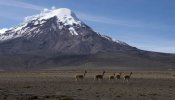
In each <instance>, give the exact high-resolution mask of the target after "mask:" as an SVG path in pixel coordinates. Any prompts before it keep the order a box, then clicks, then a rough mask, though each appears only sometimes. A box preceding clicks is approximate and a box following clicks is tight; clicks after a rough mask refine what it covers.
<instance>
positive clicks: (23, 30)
mask: <svg viewBox="0 0 175 100" xmlns="http://www.w3.org/2000/svg"><path fill="white" fill-rule="evenodd" d="M54 17H56V18H57V20H56V21H57V22H56V23H58V25H55V24H51V26H50V27H48V29H49V30H50V29H54V30H55V31H56V30H62V29H63V28H65V27H67V26H68V31H69V33H70V34H71V35H79V34H81V33H78V32H77V30H76V29H75V27H77V26H78V27H86V25H85V24H84V23H83V22H82V21H80V20H79V19H78V18H77V17H76V15H75V14H74V12H72V11H71V10H70V9H68V8H59V9H55V8H54V9H53V8H52V9H51V10H49V9H44V10H43V11H41V13H40V14H37V15H33V16H28V17H26V18H25V19H24V22H23V23H21V24H20V25H18V26H16V27H12V28H10V29H1V30H0V42H1V41H6V40H9V39H14V38H17V37H22V36H28V37H33V36H35V35H37V34H39V33H42V31H43V30H40V27H41V26H43V25H44V24H45V23H46V22H47V21H48V20H49V19H51V18H54ZM60 23H61V24H60ZM30 24H32V27H31V26H30ZM96 33H97V32H96ZM31 34H32V35H31ZM97 34H99V33H97ZM99 35H100V34H99ZM100 36H101V37H103V38H105V39H108V40H109V41H112V42H116V43H119V44H122V45H127V44H126V43H124V42H122V41H119V40H114V39H112V38H110V37H108V36H105V35H100Z"/></svg>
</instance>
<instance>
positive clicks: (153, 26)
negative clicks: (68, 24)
mask: <svg viewBox="0 0 175 100" xmlns="http://www.w3.org/2000/svg"><path fill="white" fill-rule="evenodd" d="M77 15H78V17H79V18H80V19H83V20H85V21H91V22H96V23H103V24H109V25H115V26H120V27H126V28H128V27H129V28H139V29H144V30H162V31H171V32H175V31H174V30H173V27H175V26H170V25H165V24H163V23H162V24H161V23H156V22H151V23H149V22H146V21H143V20H134V19H132V20H130V19H121V18H116V17H115V18H109V17H106V16H98V15H90V14H87V13H82V12H77Z"/></svg>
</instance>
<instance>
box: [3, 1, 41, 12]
mask: <svg viewBox="0 0 175 100" xmlns="http://www.w3.org/2000/svg"><path fill="white" fill-rule="evenodd" d="M0 5H2V6H11V7H18V8H25V9H32V10H42V9H43V8H44V7H42V6H38V5H34V4H30V3H26V2H22V1H18V0H1V1H0Z"/></svg>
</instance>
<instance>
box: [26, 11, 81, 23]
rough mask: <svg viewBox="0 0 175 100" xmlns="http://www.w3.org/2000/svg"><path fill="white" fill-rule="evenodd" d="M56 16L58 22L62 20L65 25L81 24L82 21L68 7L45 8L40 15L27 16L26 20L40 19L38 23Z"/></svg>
mask: <svg viewBox="0 0 175 100" xmlns="http://www.w3.org/2000/svg"><path fill="white" fill-rule="evenodd" d="M55 16H56V17H57V18H58V22H62V23H63V24H64V25H73V24H78V25H81V21H80V20H79V19H78V18H77V17H76V15H75V14H74V13H73V12H72V11H71V10H70V9H68V8H60V9H52V10H44V11H42V12H41V13H40V14H38V15H34V16H29V17H26V18H25V22H29V21H31V20H38V22H37V23H36V24H38V23H42V22H44V21H45V20H47V19H49V18H52V17H55Z"/></svg>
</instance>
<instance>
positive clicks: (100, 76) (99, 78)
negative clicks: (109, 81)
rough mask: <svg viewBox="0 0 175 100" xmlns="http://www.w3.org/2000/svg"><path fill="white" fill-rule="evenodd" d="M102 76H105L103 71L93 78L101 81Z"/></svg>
mask: <svg viewBox="0 0 175 100" xmlns="http://www.w3.org/2000/svg"><path fill="white" fill-rule="evenodd" d="M104 74H105V71H103V73H102V74H101V75H96V76H95V77H94V80H103V76H104Z"/></svg>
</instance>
